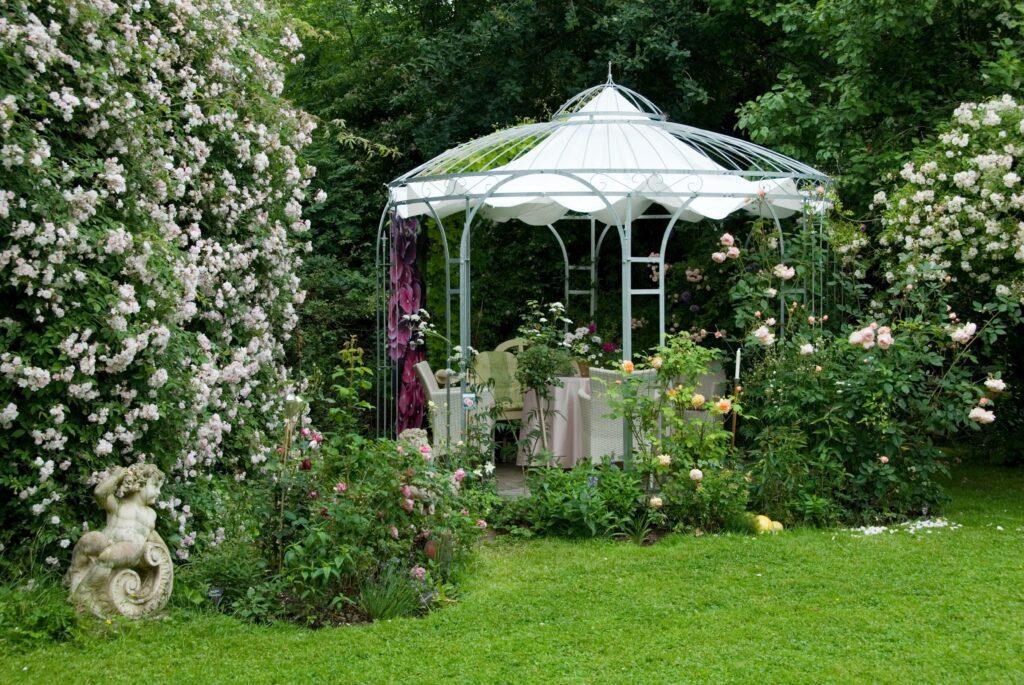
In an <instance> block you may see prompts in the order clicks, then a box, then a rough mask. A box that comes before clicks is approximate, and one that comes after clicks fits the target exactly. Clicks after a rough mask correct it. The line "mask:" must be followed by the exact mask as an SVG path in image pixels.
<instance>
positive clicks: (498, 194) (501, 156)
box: [376, 73, 829, 452]
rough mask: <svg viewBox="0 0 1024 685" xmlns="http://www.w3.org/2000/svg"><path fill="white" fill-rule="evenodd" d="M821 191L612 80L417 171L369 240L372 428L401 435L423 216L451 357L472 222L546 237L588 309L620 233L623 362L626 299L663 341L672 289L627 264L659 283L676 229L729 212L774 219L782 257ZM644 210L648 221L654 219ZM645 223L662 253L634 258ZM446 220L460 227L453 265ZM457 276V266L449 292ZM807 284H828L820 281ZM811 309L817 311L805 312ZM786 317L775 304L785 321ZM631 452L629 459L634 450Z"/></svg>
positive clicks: (761, 154) (464, 313) (465, 330)
mask: <svg viewBox="0 0 1024 685" xmlns="http://www.w3.org/2000/svg"><path fill="white" fill-rule="evenodd" d="M828 183H829V178H828V177H827V176H826V175H825V174H823V173H822V172H820V171H817V170H815V169H814V168H812V167H810V166H808V165H806V164H803V163H801V162H798V161H796V160H794V159H791V158H789V157H787V156H785V155H782V154H779V153H777V152H773V151H771V150H768V149H766V148H764V147H761V146H758V145H755V144H753V143H750V142H748V141H744V140H740V139H738V138H734V137H730V136H726V135H722V134H719V133H713V132H709V131H704V130H701V129H697V128H693V127H691V126H686V125H683V124H679V123H675V122H671V121H669V120H668V118H667V117H666V115H665V114H664V113H663V112H662V111H661V110H660V109H659V108H658V107H657V106H656V105H655V104H654V103H652V102H651V101H650V100H648V99H647V98H645V97H644V96H642V95H640V94H639V93H637V92H635V91H633V90H630V89H629V88H625V87H623V86H621V85H619V84H617V83H615V82H614V81H613V80H612V78H611V74H610V73H609V76H608V80H607V82H606V83H604V84H601V85H598V86H595V87H592V88H588V89H587V90H584V91H583V92H581V93H579V94H577V95H575V96H574V97H572V98H570V99H569V100H568V101H567V102H565V104H563V105H562V106H561V107H560V108H559V109H558V111H557V112H556V113H555V115H554V116H553V117H552V118H551V120H550V121H546V122H543V123H535V124H525V125H521V126H515V127H513V128H508V129H504V130H501V131H497V132H495V133H492V134H490V135H487V136H484V137H482V138H479V139H476V140H473V141H470V142H468V143H465V144H462V145H459V146H457V147H454V148H452V149H450V150H447V151H446V152H444V153H442V154H440V155H438V156H437V157H435V158H433V159H431V160H430V161H428V162H425V163H424V164H421V165H420V166H418V167H416V168H415V169H413V170H411V171H409V172H408V173H405V174H403V175H402V176H400V177H398V178H396V179H395V180H394V181H392V182H391V183H389V184H388V200H387V204H386V206H385V208H384V211H383V213H382V215H381V221H380V225H379V227H378V232H377V241H376V248H377V267H378V268H377V273H378V275H379V280H378V295H379V297H378V302H379V303H380V305H381V306H380V307H379V310H378V321H377V325H378V333H379V340H381V344H380V345H378V352H377V360H376V361H377V371H378V384H377V385H378V397H377V399H378V431H379V432H380V433H389V432H391V431H392V430H394V426H395V419H396V417H397V418H398V420H399V427H401V411H399V410H398V409H397V408H394V407H393V406H392V405H393V404H394V401H399V402H400V401H401V399H400V396H401V392H402V391H401V390H399V391H398V393H396V394H395V396H394V398H392V396H391V395H390V391H389V387H390V386H391V385H392V380H391V379H393V378H394V375H395V372H396V367H397V371H398V373H399V374H400V379H401V380H400V381H399V385H402V384H408V383H414V382H415V377H414V375H413V374H412V373H411V364H410V361H411V362H413V363H414V362H415V361H416V358H415V356H413V357H412V358H410V357H409V352H410V350H409V349H408V347H407V344H406V343H407V342H408V339H409V335H410V332H409V331H408V330H406V331H404V332H403V331H402V330H401V329H402V326H403V324H402V321H403V318H404V316H405V315H408V314H412V313H414V312H415V311H417V310H418V308H419V306H420V301H419V292H418V286H417V285H415V284H413V285H410V283H409V279H410V276H411V274H410V270H414V269H415V267H414V265H413V264H412V263H411V262H410V254H409V250H410V249H412V250H413V254H414V250H415V244H413V245H412V246H411V247H410V245H409V237H408V236H409V235H410V231H415V230H416V228H417V226H418V221H419V220H420V219H429V220H432V222H433V224H434V225H436V228H437V231H438V232H439V236H440V245H441V249H442V250H443V253H444V276H445V288H446V290H447V293H448V297H446V298H445V303H446V305H445V312H444V314H445V331H446V332H447V338H448V339H449V340H451V339H452V335H451V332H452V331H451V322H452V308H451V301H452V299H455V298H457V300H458V312H459V317H458V324H459V330H458V345H459V348H458V350H456V351H457V352H458V351H459V350H461V351H466V350H469V349H470V348H471V344H472V330H471V316H470V314H471V302H472V268H471V259H470V247H471V244H472V237H473V226H474V222H475V221H476V220H477V218H478V217H480V218H483V219H486V220H490V221H494V222H506V221H510V220H517V221H521V222H524V223H526V224H530V225H534V226H546V227H547V229H548V230H549V231H550V232H551V233H552V234H553V235H554V238H555V240H556V241H557V243H558V245H559V247H560V249H561V253H562V258H563V261H564V274H565V298H566V301H568V300H569V298H570V297H571V296H581V295H586V296H589V300H590V309H591V312H593V308H594V306H595V302H596V293H595V290H594V285H593V284H594V283H595V281H596V277H597V262H598V255H599V254H600V250H601V245H602V243H603V242H604V240H605V237H606V236H607V235H608V233H609V232H611V231H612V230H614V231H615V233H616V235H617V236H618V238H619V245H620V249H621V255H622V261H621V269H622V278H621V282H622V286H621V287H622V291H621V298H622V328H621V335H622V356H623V359H630V358H631V357H632V355H633V349H632V328H631V325H630V323H631V319H632V303H633V298H634V297H643V296H650V297H657V298H658V303H659V307H658V311H659V317H658V331H659V335H660V338H661V339H662V340H663V339H664V336H665V297H666V293H665V280H666V279H664V278H661V279H658V283H657V287H654V288H651V287H634V286H633V267H634V265H638V264H639V265H656V266H657V268H658V270H659V273H664V272H665V254H666V247H667V245H668V241H669V238H670V237H671V235H672V232H673V229H674V227H675V226H676V224H677V223H678V222H679V221H680V220H682V221H688V222H697V221H702V220H705V219H709V220H722V219H724V218H726V217H727V216H729V215H731V214H733V213H735V212H746V213H748V214H750V215H754V216H761V217H765V218H768V219H771V220H773V221H774V222H775V226H776V229H777V231H778V237H779V241H778V242H779V250H780V256H781V258H782V259H783V260H784V259H785V247H784V242H783V235H782V229H781V224H780V220H781V219H784V218H786V217H789V216H791V215H794V214H797V213H801V212H802V213H806V214H811V215H814V214H818V215H820V214H821V211H820V210H821V208H822V207H823V206H824V192H825V191H824V189H825V187H826V186H827V185H828ZM652 208H655V213H648V211H649V210H651V209H652ZM457 215H461V216H457ZM640 219H644V220H650V219H658V220H663V221H664V222H665V224H664V226H665V227H664V229H663V232H662V239H661V250H660V251H659V253H658V254H657V256H641V255H635V254H633V235H634V228H635V223H636V222H637V221H639V220H640ZM446 220H447V221H448V222H449V223H450V222H452V221H453V220H456V221H461V222H462V226H461V229H462V230H461V239H460V240H459V247H458V251H457V253H455V254H454V255H453V254H452V249H451V246H450V244H449V241H448V236H449V233H450V232H451V227H450V226H446V224H445V222H446ZM581 223H582V225H583V226H582V227H583V228H584V230H587V229H589V235H590V241H589V245H590V259H589V262H588V263H586V264H583V265H572V264H570V263H569V256H568V252H567V250H566V247H565V243H564V241H563V239H562V235H561V233H560V232H559V228H558V227H556V224H557V225H559V226H564V225H565V224H574V225H575V226H576V227H577V230H578V228H579V227H581V226H580V224H581ZM388 226H390V230H388ZM452 267H457V277H458V278H457V285H456V286H455V287H453V279H452ZM571 269H582V270H589V272H590V277H591V278H590V283H591V287H590V289H589V290H571V289H570V288H569V285H570V280H569V274H570V270H571ZM807 277H808V278H810V279H823V278H824V274H823V273H811V274H808V275H807ZM808 292H813V288H812V289H808ZM807 304H808V306H809V307H810V308H811V309H812V310H814V308H815V303H814V302H813V301H811V302H808V303H807ZM438 314H439V313H438ZM785 315H786V312H785V307H784V306H783V294H782V293H780V295H779V316H780V320H784V318H785ZM385 330H387V331H388V332H387V334H386V335H385V333H384V331H385ZM421 354H422V353H421ZM450 356H451V354H450V350H449V357H450ZM393 400H394V401H393ZM627 442H628V432H627ZM625 449H626V451H627V452H628V451H629V446H628V444H627V445H626V446H625Z"/></svg>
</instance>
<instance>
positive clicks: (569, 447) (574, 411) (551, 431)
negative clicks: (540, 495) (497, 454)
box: [516, 376, 590, 468]
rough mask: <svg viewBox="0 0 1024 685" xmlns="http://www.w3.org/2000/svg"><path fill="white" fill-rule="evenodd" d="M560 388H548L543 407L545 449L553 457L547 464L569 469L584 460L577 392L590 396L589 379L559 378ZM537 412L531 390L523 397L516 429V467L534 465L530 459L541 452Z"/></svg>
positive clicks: (581, 424) (580, 411)
mask: <svg viewBox="0 0 1024 685" xmlns="http://www.w3.org/2000/svg"><path fill="white" fill-rule="evenodd" d="M558 380H559V381H561V386H549V387H548V394H549V395H550V398H549V399H548V401H547V404H546V405H545V408H544V418H545V421H544V423H545V424H546V425H547V438H548V450H549V451H550V452H551V453H552V454H553V455H554V456H555V457H556V459H554V460H552V461H551V462H550V463H549V464H548V465H549V466H555V465H558V466H561V467H563V468H572V467H573V466H576V464H577V463H579V462H580V461H582V460H583V415H582V409H581V406H580V391H583V393H584V394H587V395H589V394H590V379H589V378H580V377H579V376H564V377H559V379H558ZM539 414H540V412H538V411H537V395H536V393H535V392H533V391H532V390H531V391H529V392H527V393H526V394H525V395H524V396H523V425H522V428H520V429H519V449H518V451H517V453H516V464H518V465H519V466H531V465H536V464H533V462H532V461H531V460H532V459H533V457H535V456H536V455H538V454H540V453H541V452H542V451H543V446H542V443H541V434H540V422H539V419H540V416H539Z"/></svg>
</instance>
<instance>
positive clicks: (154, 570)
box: [65, 464, 174, 618]
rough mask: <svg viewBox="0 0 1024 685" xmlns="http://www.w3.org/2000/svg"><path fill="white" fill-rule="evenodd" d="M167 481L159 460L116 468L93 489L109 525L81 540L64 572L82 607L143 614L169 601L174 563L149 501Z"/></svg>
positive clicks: (106, 614) (96, 611)
mask: <svg viewBox="0 0 1024 685" xmlns="http://www.w3.org/2000/svg"><path fill="white" fill-rule="evenodd" d="M163 483H164V474H163V473H162V472H161V471H160V470H159V469H158V468H157V467H156V466H154V465H152V464H134V465H132V466H129V467H128V468H123V467H120V466H119V467H116V468H114V469H112V470H111V471H110V472H109V474H108V475H107V477H106V478H104V479H103V480H102V481H101V482H100V483H99V485H97V486H96V490H95V491H94V492H93V494H94V495H95V497H96V501H97V502H99V504H100V506H101V507H103V509H105V510H106V512H107V525H106V527H105V528H104V529H103V530H102V531H90V532H88V533H86V534H85V535H83V536H82V537H81V538H80V539H79V540H78V543H77V544H76V545H75V549H74V553H73V554H72V555H71V567H70V568H69V569H68V573H67V577H66V578H65V581H66V582H67V584H68V585H69V586H70V587H71V592H70V595H69V599H70V601H71V602H72V603H74V604H75V605H76V606H77V607H78V608H79V609H81V610H89V611H91V612H92V613H93V614H95V615H97V616H101V617H110V616H117V615H121V616H127V617H129V618H138V617H141V616H145V615H147V614H152V613H154V612H156V611H159V610H160V609H162V608H163V607H164V606H165V605H166V604H167V600H168V599H170V596H171V589H172V588H173V585H174V564H173V562H172V561H171V553H170V550H168V549H167V545H166V544H164V541H163V540H162V539H161V538H160V536H159V535H158V534H157V532H156V530H155V526H156V512H155V511H154V510H153V509H152V507H151V506H150V505H152V504H153V503H154V502H156V498H157V497H158V496H159V495H160V488H161V487H162V486H163Z"/></svg>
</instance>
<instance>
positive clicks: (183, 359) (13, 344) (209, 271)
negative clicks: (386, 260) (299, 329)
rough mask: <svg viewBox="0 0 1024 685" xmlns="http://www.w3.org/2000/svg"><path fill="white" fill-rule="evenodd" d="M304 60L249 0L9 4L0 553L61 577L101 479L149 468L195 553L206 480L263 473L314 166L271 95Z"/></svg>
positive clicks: (289, 111) (0, 123)
mask: <svg viewBox="0 0 1024 685" xmlns="http://www.w3.org/2000/svg"><path fill="white" fill-rule="evenodd" d="M299 47H300V45H299V41H298V39H297V38H296V36H295V34H294V33H292V32H291V31H290V30H289V29H288V28H287V27H283V26H282V24H281V22H280V20H279V19H278V18H276V15H275V14H274V12H273V11H272V10H271V9H269V8H268V7H267V6H265V5H264V4H263V3H261V2H255V1H252V0H234V1H232V0H192V1H187V0H186V1H184V2H169V1H167V0H141V1H137V2H123V1H114V0H67V1H62V2H52V3H50V2H43V1H38V0H25V1H21V2H17V1H15V2H10V3H6V4H5V5H4V8H3V10H0V55H2V56H0V83H2V88H0V90H2V93H3V97H2V99H0V222H2V226H3V229H2V230H0V350H2V352H0V427H2V431H0V452H2V453H3V455H4V458H3V460H2V462H0V521H2V522H3V531H4V532H3V534H2V535H3V537H5V538H7V539H6V540H2V539H0V541H3V542H5V544H7V545H10V541H12V540H33V541H34V542H33V545H32V552H33V554H35V555H36V556H38V557H39V558H43V557H46V559H47V561H48V563H50V564H52V565H54V566H57V565H59V564H60V563H61V560H62V559H65V558H66V556H67V554H68V553H69V551H70V549H69V548H70V545H71V543H72V542H73V540H74V539H75V538H76V536H77V535H79V534H80V533H81V532H82V530H83V528H84V527H86V523H85V522H86V520H87V519H92V520H93V521H94V522H96V521H97V518H98V516H99V512H98V511H97V510H96V508H95V504H94V503H93V502H92V501H91V499H92V498H91V495H90V491H91V485H92V484H93V483H94V482H95V481H96V479H97V477H98V472H99V471H100V470H102V469H104V468H106V467H108V466H111V465H116V464H129V463H133V462H137V461H146V462H153V463H156V464H157V465H159V466H160V467H161V468H162V469H164V470H165V471H166V472H167V473H168V475H169V482H168V484H167V485H166V486H165V488H164V497H165V499H164V501H162V502H160V506H161V507H162V508H163V509H164V510H165V512H164V514H163V515H162V516H161V520H163V521H171V522H173V526H174V530H173V531H167V532H168V533H170V541H171V542H172V544H174V545H175V546H177V551H178V552H179V556H186V555H187V548H188V547H189V546H191V545H193V544H195V542H196V540H197V537H198V536H203V535H210V536H211V538H212V537H213V536H214V534H213V533H209V532H206V531H204V530H203V529H202V520H201V519H202V511H201V507H199V506H197V502H198V501H200V500H202V499H203V498H202V497H199V495H198V493H200V492H203V488H204V487H205V485H204V484H205V483H206V482H207V481H209V480H210V479H211V478H212V477H213V475H214V474H215V473H218V472H220V473H230V474H234V475H235V477H236V478H237V479H239V480H242V479H244V478H245V477H246V474H247V470H250V469H252V468H254V467H255V466H258V465H259V464H260V463H261V462H263V461H264V460H265V459H266V457H267V454H266V451H265V448H262V447H260V444H261V441H260V440H259V437H260V434H261V432H262V431H265V430H268V429H271V428H275V425H274V424H275V422H276V419H275V417H276V416H279V415H280V413H281V412H280V404H281V402H282V400H283V398H284V397H285V396H286V395H287V393H288V392H289V391H290V388H289V387H288V386H289V381H288V374H287V371H286V369H285V367H284V366H283V347H282V344H283V342H284V341H286V340H287V339H288V337H289V334H290V331H292V330H293V328H294V327H295V324H296V313H295V306H296V305H297V304H299V303H301V302H302V299H303V292H302V291H301V290H300V289H299V280H298V278H297V276H296V273H295V270H296V267H297V265H298V264H299V261H300V258H299V252H300V251H302V250H303V249H308V246H307V245H305V244H303V243H302V242H301V241H302V235H303V234H304V233H305V232H306V231H307V229H308V222H307V221H306V220H304V219H303V218H302V203H303V201H304V199H305V195H306V188H307V185H308V183H309V182H310V179H311V178H312V176H313V174H314V171H315V170H314V169H313V168H312V167H310V166H306V165H304V164H303V163H302V161H301V159H300V156H299V155H300V151H301V149H302V147H303V146H304V145H306V144H307V143H308V142H309V140H310V135H311V133H312V130H313V128H314V125H313V123H312V121H311V120H310V119H309V117H307V116H306V115H304V114H303V113H301V112H299V111H296V110H295V109H293V108H291V107H289V106H288V104H287V103H286V102H284V101H283V100H282V99H281V97H280V96H281V91H282V88H283V71H282V66H281V65H282V64H283V63H284V62H286V61H296V60H299V59H301V55H299V54H298V53H297V52H296V51H297V50H298V48H299ZM211 527H212V526H211ZM222 535H223V533H221V534H220V536H222ZM213 541H214V542H215V541H216V540H213Z"/></svg>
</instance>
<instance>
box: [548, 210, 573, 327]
mask: <svg viewBox="0 0 1024 685" xmlns="http://www.w3.org/2000/svg"><path fill="white" fill-rule="evenodd" d="M548 229H550V230H551V233H552V234H553V235H554V236H555V240H557V241H558V247H559V248H560V249H561V250H562V263H563V265H564V266H565V287H564V288H563V290H564V292H565V295H564V298H563V302H564V303H565V307H566V309H567V310H568V308H569V251H568V250H566V249H565V241H563V240H562V236H561V235H560V234H559V233H558V229H557V228H555V226H554V224H548Z"/></svg>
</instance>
